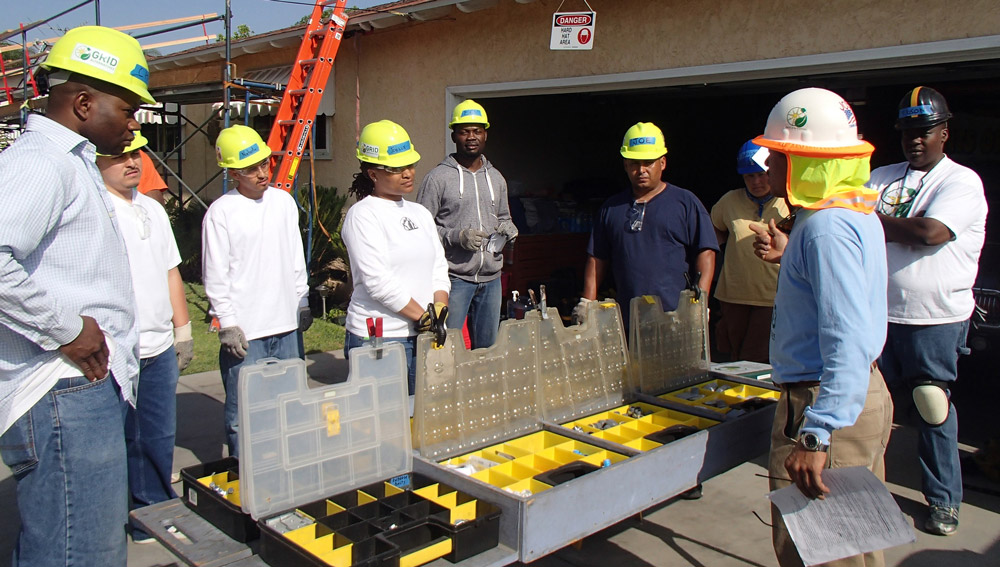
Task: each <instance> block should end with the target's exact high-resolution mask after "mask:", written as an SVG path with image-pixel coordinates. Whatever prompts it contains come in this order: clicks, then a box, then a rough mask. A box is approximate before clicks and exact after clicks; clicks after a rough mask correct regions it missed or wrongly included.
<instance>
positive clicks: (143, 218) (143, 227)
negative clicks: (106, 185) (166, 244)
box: [132, 203, 150, 240]
mask: <svg viewBox="0 0 1000 567" xmlns="http://www.w3.org/2000/svg"><path fill="white" fill-rule="evenodd" d="M132 210H134V211H135V216H136V219H137V220H138V221H139V238H140V239H141V240H146V239H147V238H149V233H150V228H149V213H148V212H146V209H144V208H142V205H136V204H135V203H132Z"/></svg>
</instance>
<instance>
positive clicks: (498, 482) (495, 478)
mask: <svg viewBox="0 0 1000 567" xmlns="http://www.w3.org/2000/svg"><path fill="white" fill-rule="evenodd" d="M472 478H474V479H477V480H481V481H483V482H485V483H486V484H492V485H493V486H497V487H500V488H503V487H505V486H508V485H511V484H514V483H515V482H517V480H518V479H516V478H511V477H509V476H507V475H505V474H501V473H499V472H497V471H496V470H495V469H486V470H484V471H479V472H477V473H474V474H473V475H472Z"/></svg>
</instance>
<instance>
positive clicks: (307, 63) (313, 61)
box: [299, 57, 323, 67]
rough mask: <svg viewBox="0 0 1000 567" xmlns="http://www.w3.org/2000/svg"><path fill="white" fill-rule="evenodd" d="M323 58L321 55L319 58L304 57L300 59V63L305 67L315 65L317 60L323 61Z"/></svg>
mask: <svg viewBox="0 0 1000 567" xmlns="http://www.w3.org/2000/svg"><path fill="white" fill-rule="evenodd" d="M322 60H323V58H322V57H320V58H319V59H316V58H313V59H303V60H302V61H299V65H302V66H303V67H312V66H313V65H315V64H316V61H322Z"/></svg>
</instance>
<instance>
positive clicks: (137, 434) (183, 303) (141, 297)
mask: <svg viewBox="0 0 1000 567" xmlns="http://www.w3.org/2000/svg"><path fill="white" fill-rule="evenodd" d="M145 145H146V138H144V137H143V136H142V134H140V133H139V132H136V134H135V139H134V140H133V141H132V143H131V144H130V145H129V146H128V147H127V148H125V151H124V152H122V153H121V154H119V155H115V156H109V155H104V154H97V167H98V168H99V169H100V170H101V176H102V177H103V178H104V183H105V185H106V186H107V188H108V193H110V194H111V195H112V197H114V198H113V199H111V201H112V202H113V203H114V207H115V216H116V217H118V226H119V228H120V229H121V233H122V238H123V239H124V240H125V249H126V251H127V252H128V260H129V268H130V269H129V271H130V273H131V275H132V289H134V290H135V304H136V314H137V318H138V320H139V389H138V395H137V397H136V405H135V407H134V408H133V407H131V406H129V407H128V410H127V414H126V417H125V446H126V449H127V452H128V486H129V494H130V495H131V497H132V499H131V504H130V507H131V508H132V509H133V510H134V509H136V508H141V507H143V506H149V505H150V504H156V503H157V502H163V501H165V500H170V499H171V498H176V497H177V495H176V494H174V491H173V489H172V488H171V487H170V476H171V471H172V469H173V464H174V435H175V433H176V429H177V396H176V393H177V379H178V377H179V376H180V371H181V370H183V369H184V368H185V367H186V366H187V365H188V364H189V363H190V362H191V359H192V358H193V356H194V341H193V340H192V338H191V321H190V319H189V318H188V309H187V300H186V299H185V297H184V282H183V281H181V274H180V271H179V270H178V268H177V266H178V265H179V264H180V263H181V256H180V253H179V252H178V251H177V242H176V241H175V240H174V233H173V232H172V231H171V229H170V221H169V220H168V219H167V213H166V211H164V210H163V207H162V206H161V205H160V204H159V203H158V202H156V201H155V200H153V199H152V198H150V197H147V196H146V195H143V194H142V193H139V192H138V191H137V190H136V187H137V186H138V184H139V179H140V177H141V176H142V159H141V156H140V153H139V148H141V147H143V146H145ZM132 540H133V541H135V542H136V543H147V542H152V541H154V540H153V539H152V538H151V537H150V536H149V535H148V534H146V533H145V532H144V531H143V530H142V529H140V528H138V527H135V526H133V527H132Z"/></svg>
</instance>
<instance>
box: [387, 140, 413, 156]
mask: <svg viewBox="0 0 1000 567" xmlns="http://www.w3.org/2000/svg"><path fill="white" fill-rule="evenodd" d="M408 149H410V141H409V140H407V141H405V142H400V143H398V144H393V145H391V146H389V147H388V148H386V149H385V150H386V153H388V154H389V155H391V156H392V155H396V154H401V153H403V152H405V151H406V150H408Z"/></svg>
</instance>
